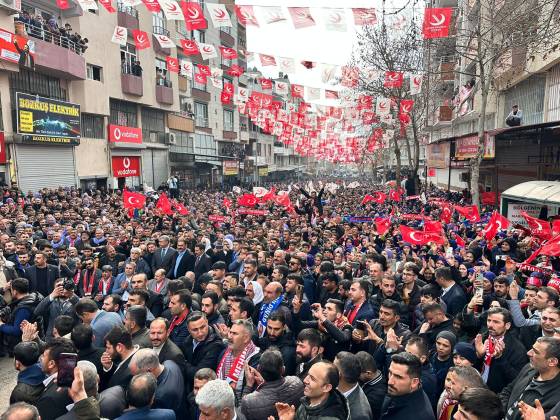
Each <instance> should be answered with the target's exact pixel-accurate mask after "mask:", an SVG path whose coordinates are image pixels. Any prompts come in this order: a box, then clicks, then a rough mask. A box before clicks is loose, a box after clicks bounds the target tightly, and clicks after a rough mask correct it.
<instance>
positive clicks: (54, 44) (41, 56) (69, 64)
mask: <svg viewBox="0 0 560 420" xmlns="http://www.w3.org/2000/svg"><path fill="white" fill-rule="evenodd" d="M15 32H16V34H18V35H23V36H28V37H29V38H30V39H31V40H32V41H33V42H34V43H35V68H36V69H37V70H40V71H41V72H43V73H45V74H48V75H50V76H54V77H60V78H64V79H69V80H85V79H86V61H85V59H84V58H83V57H82V54H83V46H82V45H80V44H77V43H75V42H73V41H71V40H70V39H68V38H67V37H64V36H61V35H60V34H56V33H53V32H50V31H46V30H44V29H42V28H38V27H36V26H32V25H27V24H23V23H22V22H16V25H15Z"/></svg>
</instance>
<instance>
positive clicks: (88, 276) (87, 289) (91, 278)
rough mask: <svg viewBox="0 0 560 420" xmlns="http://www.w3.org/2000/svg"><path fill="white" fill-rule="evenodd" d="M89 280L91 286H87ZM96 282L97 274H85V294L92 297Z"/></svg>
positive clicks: (86, 272) (87, 272) (87, 271)
mask: <svg viewBox="0 0 560 420" xmlns="http://www.w3.org/2000/svg"><path fill="white" fill-rule="evenodd" d="M88 279H89V284H88V285H87V286H86V283H88ZM94 280H95V273H94V272H92V273H91V274H90V272H89V270H86V271H85V273H84V280H83V287H84V294H86V295H91V290H92V289H93V281H94Z"/></svg>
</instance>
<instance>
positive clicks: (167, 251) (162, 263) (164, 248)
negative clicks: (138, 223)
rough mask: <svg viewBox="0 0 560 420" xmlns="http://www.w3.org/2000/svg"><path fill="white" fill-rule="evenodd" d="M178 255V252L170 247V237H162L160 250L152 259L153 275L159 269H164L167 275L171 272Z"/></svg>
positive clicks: (158, 249)
mask: <svg viewBox="0 0 560 420" xmlns="http://www.w3.org/2000/svg"><path fill="white" fill-rule="evenodd" d="M176 255H177V250H176V249H175V248H171V247H170V246H169V236H167V235H161V236H160V237H159V248H157V249H156V251H155V252H154V257H153V259H152V273H155V272H156V270H157V269H159V268H163V269H164V270H165V272H166V273H167V272H169V270H170V269H171V266H172V264H173V261H174V260H175V256H176Z"/></svg>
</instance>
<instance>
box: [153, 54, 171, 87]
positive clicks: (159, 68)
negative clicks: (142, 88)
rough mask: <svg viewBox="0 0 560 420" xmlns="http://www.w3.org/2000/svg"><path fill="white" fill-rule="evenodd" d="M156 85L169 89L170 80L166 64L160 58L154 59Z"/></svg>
mask: <svg viewBox="0 0 560 420" xmlns="http://www.w3.org/2000/svg"><path fill="white" fill-rule="evenodd" d="M156 84H157V85H159V86H167V87H171V79H170V78H169V72H168V71H167V62H166V61H165V60H162V59H161V58H156Z"/></svg>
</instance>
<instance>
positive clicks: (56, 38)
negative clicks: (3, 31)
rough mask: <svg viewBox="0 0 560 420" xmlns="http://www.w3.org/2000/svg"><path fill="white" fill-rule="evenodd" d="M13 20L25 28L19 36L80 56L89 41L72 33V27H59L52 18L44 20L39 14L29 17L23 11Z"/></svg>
mask: <svg viewBox="0 0 560 420" xmlns="http://www.w3.org/2000/svg"><path fill="white" fill-rule="evenodd" d="M15 20H16V22H21V23H23V25H24V27H25V33H22V34H21V35H27V36H29V37H33V38H39V39H42V40H44V41H47V42H52V43H55V44H56V45H59V46H61V47H64V48H68V49H71V50H73V51H74V52H75V53H76V54H80V55H81V54H83V53H84V52H85V51H86V50H87V49H88V42H89V41H88V39H87V38H82V36H81V35H80V34H79V33H78V32H75V31H73V30H72V25H70V24H69V23H66V24H64V25H59V23H58V21H57V19H56V17H54V16H50V17H48V18H47V19H45V18H44V17H43V15H41V14H36V15H31V14H30V13H29V12H28V11H25V10H24V11H22V12H21V14H19V15H18V16H17V17H16V19H15Z"/></svg>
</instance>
